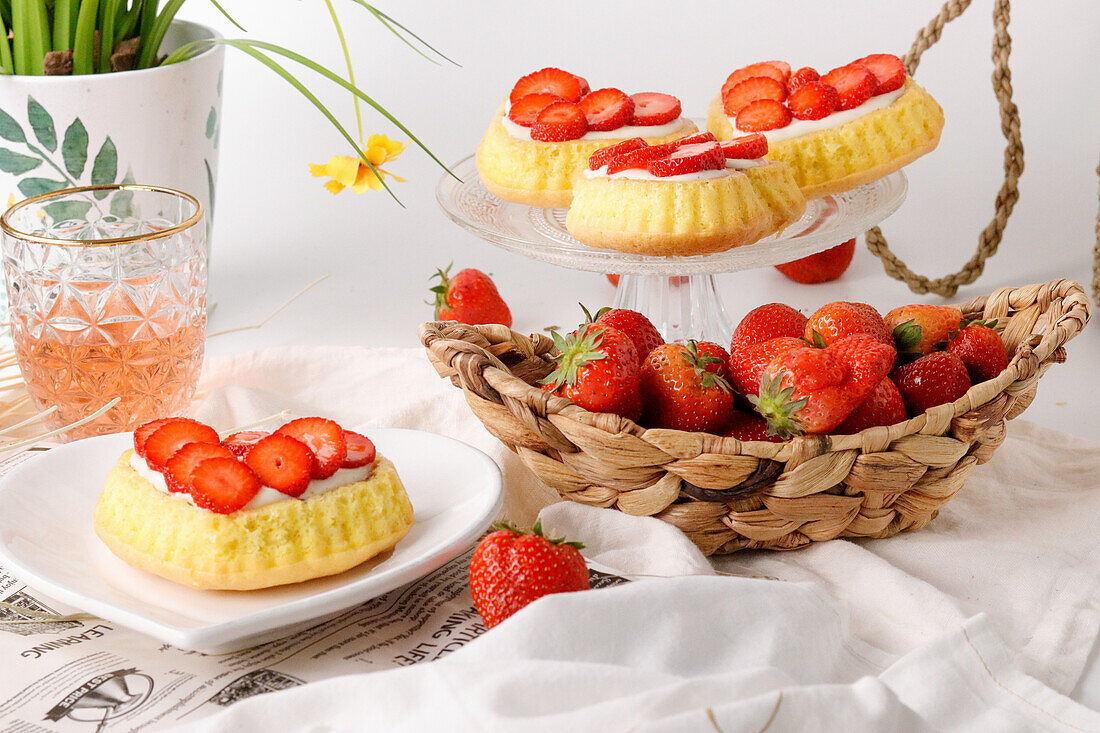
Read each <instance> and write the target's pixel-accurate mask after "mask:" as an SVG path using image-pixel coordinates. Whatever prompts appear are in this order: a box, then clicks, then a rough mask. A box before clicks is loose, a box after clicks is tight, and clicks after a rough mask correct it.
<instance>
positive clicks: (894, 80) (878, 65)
mask: <svg viewBox="0 0 1100 733" xmlns="http://www.w3.org/2000/svg"><path fill="white" fill-rule="evenodd" d="M856 63H857V64H860V65H861V66H865V67H867V70H868V71H870V72H871V73H872V74H874V75H875V81H876V86H875V94H876V95H877V94H885V93H886V92H892V91H894V90H895V89H901V87H902V85H903V84H905V63H904V62H903V61H902V60H901V59H899V58H898V57H897V56H895V55H893V54H892V53H874V54H871V55H870V56H864V57H863V58H861V59H859V60H858V61H856Z"/></svg>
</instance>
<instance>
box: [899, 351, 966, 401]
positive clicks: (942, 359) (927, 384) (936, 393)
mask: <svg viewBox="0 0 1100 733" xmlns="http://www.w3.org/2000/svg"><path fill="white" fill-rule="evenodd" d="M890 378H891V379H893V380H894V384H896V385H897V386H898V391H899V392H901V397H902V399H904V400H905V407H906V409H907V410H909V414H910V415H919V414H921V413H922V412H924V411H925V410H927V409H928V408H930V407H935V406H936V405H942V404H944V403H945V402H954V401H955V400H957V399H959V398H960V397H962V396H963V395H964V394H966V391H967V390H968V389H970V375H969V374H968V373H967V371H966V364H964V363H963V360H962V359H960V358H959V357H958V355H957V354H952V353H951V352H949V351H933V352H932V353H931V354H928V355H927V356H922V357H921V358H919V359H917V360H916V361H914V362H912V363H910V364H905V365H903V366H899V367H898V368H897V369H895V370H894V373H893V374H891V375H890Z"/></svg>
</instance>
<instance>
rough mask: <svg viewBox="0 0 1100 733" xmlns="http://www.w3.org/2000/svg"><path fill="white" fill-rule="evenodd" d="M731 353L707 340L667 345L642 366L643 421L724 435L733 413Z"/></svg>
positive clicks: (655, 350) (656, 426)
mask: <svg viewBox="0 0 1100 733" xmlns="http://www.w3.org/2000/svg"><path fill="white" fill-rule="evenodd" d="M727 359H728V355H727V354H726V350H725V349H723V348H722V347H721V346H719V345H718V344H712V343H709V342H707V341H700V342H696V341H688V342H687V344H663V345H661V346H658V347H657V348H655V349H653V351H651V352H650V353H649V356H648V357H647V358H646V360H645V361H644V362H643V363H642V369H641V372H642V374H641V389H642V404H643V405H644V410H643V415H642V423H643V424H644V425H646V426H647V427H651V428H669V429H672V430H687V431H690V432H700V433H715V434H717V433H720V432H721V431H722V429H723V428H725V427H726V423H727V422H729V418H730V414H731V413H732V412H733V390H732V388H731V387H730V384H729V381H728V374H729V369H728V366H727V364H726V362H727Z"/></svg>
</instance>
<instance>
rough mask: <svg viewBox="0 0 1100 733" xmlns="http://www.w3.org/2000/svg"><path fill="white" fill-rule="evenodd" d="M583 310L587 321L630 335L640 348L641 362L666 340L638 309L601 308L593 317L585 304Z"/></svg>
mask: <svg viewBox="0 0 1100 733" xmlns="http://www.w3.org/2000/svg"><path fill="white" fill-rule="evenodd" d="M581 310H583V311H584V315H585V319H586V320H585V323H589V322H592V323H600V324H603V325H604V326H611V327H612V328H617V329H619V330H620V331H622V332H623V333H625V334H626V335H627V336H628V337H630V340H631V341H633V342H634V348H636V349H637V350H638V362H639V363H641V362H643V361H645V358H646V357H647V356H649V352H651V351H653V349H654V348H656V347H658V346H660V345H661V344H663V343H664V342H665V340H664V339H663V338H661V334H660V333H659V332H658V331H657V328H656V326H654V325H653V324H652V323H651V322H650V320H649V319H648V318H646V317H645V316H643V315H642V314H641V313H639V312H638V311H632V310H627V309H626V308H600V309H599V310H598V311H596V315H595V317H593V316H592V314H591V313H589V312H588V309H587V308H585V307H584V306H583V305H582V306H581Z"/></svg>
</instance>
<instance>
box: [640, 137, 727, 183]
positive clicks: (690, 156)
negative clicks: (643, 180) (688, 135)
mask: <svg viewBox="0 0 1100 733" xmlns="http://www.w3.org/2000/svg"><path fill="white" fill-rule="evenodd" d="M725 167H726V156H725V154H724V153H723V152H722V146H721V145H719V144H718V143H717V142H706V143H695V144H694V145H684V146H681V147H679V148H676V150H674V151H672V152H671V153H670V154H669V155H667V156H666V157H664V158H658V159H657V160H651V161H649V165H648V166H647V169H648V170H649V172H650V173H652V174H653V175H655V176H657V177H659V178H666V177H668V176H679V175H683V174H685V173H695V172H697V171H710V170H722V169H725Z"/></svg>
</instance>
